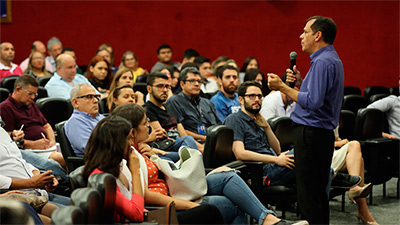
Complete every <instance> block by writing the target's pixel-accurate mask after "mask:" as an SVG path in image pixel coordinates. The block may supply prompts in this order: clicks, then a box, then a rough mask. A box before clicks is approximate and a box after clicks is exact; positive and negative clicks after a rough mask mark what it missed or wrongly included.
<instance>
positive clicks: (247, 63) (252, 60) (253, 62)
mask: <svg viewBox="0 0 400 225" xmlns="http://www.w3.org/2000/svg"><path fill="white" fill-rule="evenodd" d="M249 69H259V63H258V60H257V58H256V57H248V58H246V60H244V63H243V65H242V68H241V69H240V73H239V80H240V83H243V82H244V75H245V73H246V71H247V70H249Z"/></svg>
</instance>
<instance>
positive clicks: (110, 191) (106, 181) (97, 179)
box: [88, 173, 117, 224]
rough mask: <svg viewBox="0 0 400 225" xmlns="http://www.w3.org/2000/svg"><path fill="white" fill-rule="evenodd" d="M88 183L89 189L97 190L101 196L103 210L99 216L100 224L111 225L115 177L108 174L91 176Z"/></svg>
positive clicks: (115, 186) (115, 187) (115, 188)
mask: <svg viewBox="0 0 400 225" xmlns="http://www.w3.org/2000/svg"><path fill="white" fill-rule="evenodd" d="M88 183H89V187H93V188H95V189H97V191H99V193H100V195H101V196H102V203H103V209H102V212H101V216H100V223H101V224H112V223H113V219H114V207H115V196H116V192H117V184H116V180H115V177H114V176H113V175H111V174H109V173H98V174H93V175H91V176H90V177H89V180H88Z"/></svg>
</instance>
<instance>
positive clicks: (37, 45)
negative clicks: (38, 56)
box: [19, 40, 53, 71]
mask: <svg viewBox="0 0 400 225" xmlns="http://www.w3.org/2000/svg"><path fill="white" fill-rule="evenodd" d="M46 51H47V50H46V46H45V45H44V44H43V42H41V41H39V40H36V41H34V42H33V43H32V46H31V53H30V54H32V52H41V53H43V54H44V55H46ZM28 64H29V57H27V58H26V59H25V60H24V61H22V62H21V64H19V67H21V70H22V71H25V70H26V68H28ZM46 70H47V71H52V70H53V69H52V67H51V64H49V63H46Z"/></svg>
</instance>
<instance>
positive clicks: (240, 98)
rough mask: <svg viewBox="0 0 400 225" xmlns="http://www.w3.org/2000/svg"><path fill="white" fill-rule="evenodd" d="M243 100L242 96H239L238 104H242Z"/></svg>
mask: <svg viewBox="0 0 400 225" xmlns="http://www.w3.org/2000/svg"><path fill="white" fill-rule="evenodd" d="M243 100H244V99H243V97H242V96H239V102H240V105H243V104H244V102H243Z"/></svg>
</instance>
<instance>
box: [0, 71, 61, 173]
mask: <svg viewBox="0 0 400 225" xmlns="http://www.w3.org/2000/svg"><path fill="white" fill-rule="evenodd" d="M38 86H39V83H38V82H37V80H36V79H35V78H34V77H33V76H32V75H22V76H20V77H18V79H17V80H16V81H15V83H14V91H13V93H12V94H10V96H9V97H8V98H7V99H6V100H5V101H3V102H2V103H1V104H0V108H1V110H0V115H1V118H2V120H3V121H4V123H5V126H4V129H5V130H6V131H7V132H8V133H9V134H10V135H11V137H12V138H13V140H14V141H16V142H17V143H18V144H19V148H20V149H35V150H37V149H43V151H42V152H38V153H34V152H32V151H25V150H23V151H21V153H22V155H23V157H24V159H25V160H27V161H28V162H29V163H31V164H33V165H34V166H35V167H37V168H39V169H44V170H50V169H51V170H53V171H54V173H55V174H56V175H59V176H62V177H64V178H66V172H65V170H64V169H62V168H61V167H63V168H66V164H65V161H64V158H63V156H62V154H61V153H60V152H55V151H49V150H45V149H48V148H50V147H53V146H54V145H55V144H56V140H55V136H54V131H53V128H51V125H50V124H49V123H48V122H47V120H46V118H45V117H44V116H43V114H42V113H41V112H40V110H39V108H38V106H37V105H36V103H35V102H34V99H35V97H36V96H37V91H38ZM48 159H52V160H55V161H56V162H57V163H56V162H54V161H52V160H50V161H49V160H48ZM60 166H61V167H60Z"/></svg>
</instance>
